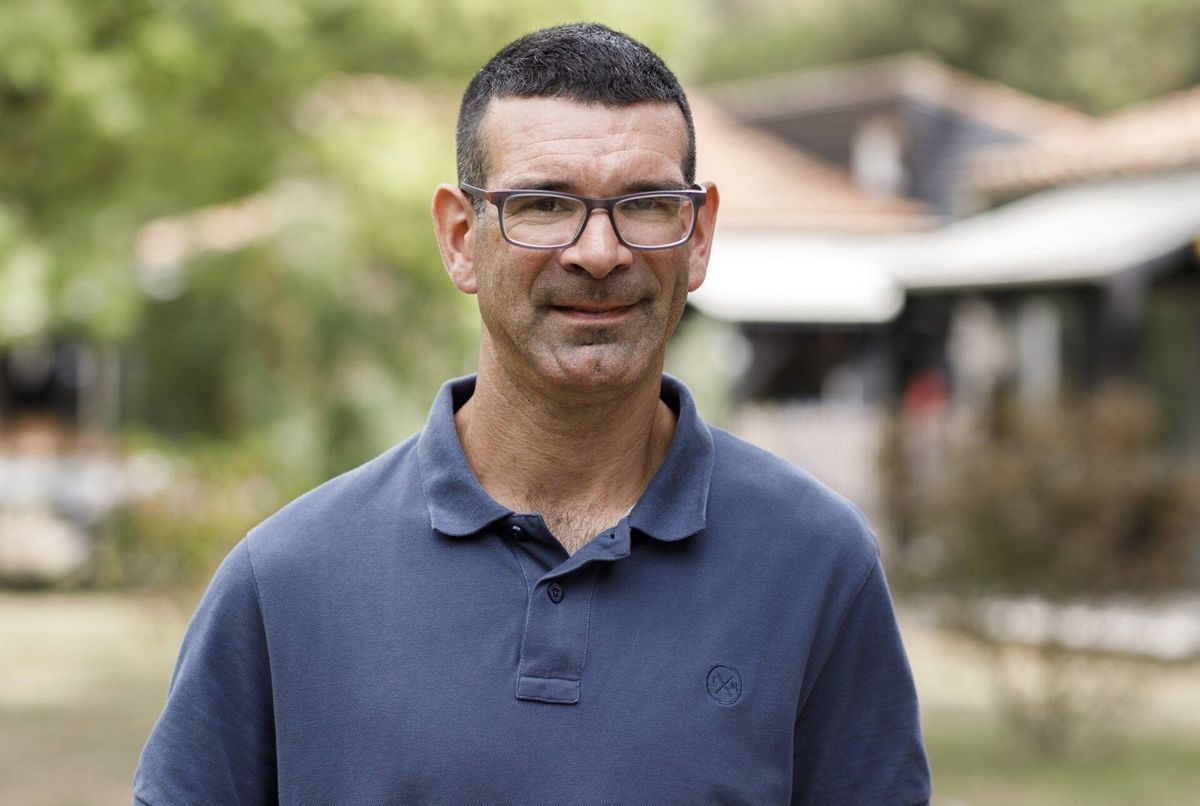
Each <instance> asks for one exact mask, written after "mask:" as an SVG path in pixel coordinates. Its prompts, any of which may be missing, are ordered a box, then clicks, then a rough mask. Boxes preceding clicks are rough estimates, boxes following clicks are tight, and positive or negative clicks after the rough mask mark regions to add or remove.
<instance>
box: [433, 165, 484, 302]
mask: <svg viewBox="0 0 1200 806" xmlns="http://www.w3.org/2000/svg"><path fill="white" fill-rule="evenodd" d="M475 224H476V216H475V208H474V207H473V206H472V205H471V200H470V199H468V198H467V197H466V195H464V194H463V192H462V191H461V190H459V189H458V188H456V187H454V185H438V189H437V190H435V191H434V192H433V230H434V233H436V235H437V242H438V249H439V250H441V253H442V263H443V264H445V266H446V272H447V273H448V274H449V275H450V280H451V282H453V283H454V285H455V287H456V288H457V289H458V290H459V291H462V292H463V293H464V294H474V293H475V292H476V291H477V290H478V284H477V283H476V278H475V260H474V250H473V249H472V242H473V240H474V237H473V236H474V235H475V232H474V230H475Z"/></svg>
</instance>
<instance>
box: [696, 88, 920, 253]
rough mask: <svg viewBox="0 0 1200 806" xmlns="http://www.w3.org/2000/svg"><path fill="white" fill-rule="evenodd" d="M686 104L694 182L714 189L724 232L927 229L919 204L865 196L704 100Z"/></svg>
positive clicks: (839, 175) (845, 179)
mask: <svg viewBox="0 0 1200 806" xmlns="http://www.w3.org/2000/svg"><path fill="white" fill-rule="evenodd" d="M688 100H689V101H690V103H691V106H692V116H693V118H694V120H695V124H696V149H697V152H698V165H697V171H696V177H697V179H698V180H700V181H712V182H715V183H716V184H717V188H718V189H719V190H720V193H721V213H720V216H719V218H718V221H719V222H720V223H721V226H722V227H728V228H734V229H756V230H779V229H791V230H805V231H820V232H896V231H901V230H913V229H923V228H925V227H928V226H931V225H932V223H933V219H932V217H931V216H930V215H929V213H928V211H927V209H926V208H925V207H924V206H923V205H922V204H920V203H919V202H916V201H913V200H911V199H905V198H899V197H887V196H874V195H871V194H869V193H867V192H866V191H864V190H862V189H861V188H859V187H858V186H857V185H855V184H854V182H853V181H851V179H850V177H849V176H848V175H847V174H846V173H845V172H844V171H842V170H841V169H839V168H836V167H834V166H832V165H829V164H827V163H825V162H822V161H821V160H818V159H817V158H815V157H811V156H809V155H807V154H805V153H804V152H803V151H801V150H799V149H798V148H796V147H795V146H793V145H791V144H789V143H787V142H786V141H784V140H782V139H780V138H777V137H775V136H774V135H772V134H769V133H767V132H764V131H762V130H760V129H757V128H754V127H751V126H748V125H746V124H742V123H738V122H737V121H735V120H734V119H733V118H732V117H730V116H728V115H727V114H725V113H724V112H722V111H721V110H720V109H718V108H717V106H716V104H715V103H713V102H712V101H710V100H709V99H708V98H706V97H705V95H704V94H703V93H701V92H699V91H689V92H688Z"/></svg>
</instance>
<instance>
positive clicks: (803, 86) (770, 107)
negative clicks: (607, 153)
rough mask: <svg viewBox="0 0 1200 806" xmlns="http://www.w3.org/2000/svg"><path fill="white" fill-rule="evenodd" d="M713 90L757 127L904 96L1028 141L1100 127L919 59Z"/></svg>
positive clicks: (858, 65) (880, 61)
mask: <svg viewBox="0 0 1200 806" xmlns="http://www.w3.org/2000/svg"><path fill="white" fill-rule="evenodd" d="M709 91H710V92H711V93H712V94H713V95H714V97H715V98H716V99H717V100H719V101H720V103H721V104H722V106H724V107H725V108H727V109H729V110H730V111H732V112H733V113H734V114H735V115H736V116H737V117H738V118H740V119H743V120H754V121H756V122H763V121H767V120H772V119H777V118H786V117H791V116H794V115H797V114H801V113H804V112H809V111H816V110H828V109H838V108H846V107H853V106H857V105H861V104H868V103H875V102H878V101H881V100H886V99H889V98H897V97H903V98H910V99H914V100H917V101H922V102H925V103H928V104H930V105H933V106H938V107H941V108H944V109H950V110H954V111H956V112H958V113H959V114H961V115H964V116H966V117H970V118H973V119H975V120H979V121H981V122H983V123H986V124H988V125H989V126H992V127H994V128H996V129H1000V130H1002V131H1008V132H1013V133H1014V134H1023V135H1027V136H1028V135H1034V134H1039V133H1042V132H1046V131H1050V130H1056V129H1060V128H1063V127H1066V128H1079V127H1086V126H1088V124H1089V123H1090V122H1091V120H1092V119H1091V118H1090V117H1089V116H1087V115H1085V114H1083V113H1081V112H1078V111H1076V110H1074V109H1071V108H1070V107H1067V106H1064V105H1062V104H1058V103H1054V102H1051V101H1047V100H1044V99H1042V98H1037V97H1035V96H1032V95H1028V94H1026V93H1023V92H1020V91H1019V90H1015V89H1013V88H1012V87H1008V86H1006V85H1004V84H1000V83H998V82H994V81H988V80H985V79H982V78H979V77H978V76H973V75H971V74H970V73H966V72H963V71H961V70H956V69H954V68H952V67H948V66H946V65H945V64H942V63H941V62H939V61H937V60H935V59H932V58H930V57H928V56H925V55H922V54H915V53H910V54H903V55H899V56H889V57H886V58H882V59H875V60H871V61H864V62H854V63H849V64H841V65H832V66H827V67H819V68H814V69H809V70H801V71H797V72H792V73H784V74H780V75H775V76H767V77H763V78H755V79H749V80H745V81H738V82H732V83H728V84H720V85H715V86H712V87H710V88H709Z"/></svg>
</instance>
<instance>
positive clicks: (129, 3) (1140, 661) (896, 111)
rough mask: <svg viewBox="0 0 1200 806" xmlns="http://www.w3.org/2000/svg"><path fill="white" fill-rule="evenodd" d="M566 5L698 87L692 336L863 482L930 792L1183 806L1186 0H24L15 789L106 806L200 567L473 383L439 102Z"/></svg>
mask: <svg viewBox="0 0 1200 806" xmlns="http://www.w3.org/2000/svg"><path fill="white" fill-rule="evenodd" d="M579 19H591V20H597V21H600V22H604V23H607V24H609V25H611V26H613V27H616V28H619V29H621V30H624V31H626V32H628V33H630V34H632V35H633V36H635V37H638V38H640V39H642V40H643V41H645V42H646V43H647V44H648V45H650V46H651V47H652V48H654V49H655V50H656V51H658V52H659V53H660V54H661V55H663V56H664V58H665V59H666V60H667V62H668V63H669V64H670V65H671V66H672V67H673V68H674V69H675V70H676V72H677V73H678V74H679V76H680V78H681V79H682V80H683V81H684V83H685V85H686V86H687V87H688V89H689V95H690V97H691V98H692V102H693V105H694V107H695V115H696V124H697V133H698V134H697V136H698V147H699V153H700V168H699V178H701V179H704V180H713V181H716V182H717V183H718V185H719V186H720V187H721V190H722V210H721V217H722V220H721V222H720V226H719V230H718V236H717V241H716V245H715V250H714V254H713V259H712V264H711V266H710V271H709V279H708V282H707V283H706V285H705V286H704V287H703V288H702V289H701V290H700V291H699V292H698V293H696V294H695V295H694V296H693V298H692V300H691V303H690V305H689V310H688V313H687V314H686V316H685V319H684V322H683V323H682V325H681V329H680V332H679V334H678V335H677V337H676V340H675V343H674V344H673V346H672V351H671V354H670V355H669V357H668V361H669V369H670V371H671V372H673V373H675V374H677V375H679V376H681V377H682V378H684V379H685V380H686V381H687V382H688V383H689V384H690V385H691V386H692V387H693V389H694V390H695V391H696V393H697V397H698V399H699V400H700V403H701V409H702V411H703V412H704V413H705V415H706V416H707V417H708V418H709V419H710V420H711V421H713V422H715V423H717V424H720V425H723V426H725V427H727V428H729V429H731V430H733V431H735V432H737V433H739V434H741V435H743V436H745V437H746V438H748V439H750V440H752V441H755V442H757V443H759V444H761V445H763V446H765V447H767V448H769V449H771V450H773V451H775V452H777V453H780V454H782V455H784V456H785V457H787V458H789V459H791V460H792V461H794V462H796V463H797V464H800V465H802V466H804V467H806V468H808V469H810V470H811V471H812V472H813V473H815V474H816V475H817V476H818V477H819V478H821V479H823V480H824V481H826V482H827V483H829V484H830V485H832V486H834V487H835V488H836V489H838V490H840V491H841V492H843V493H844V494H846V495H847V496H848V497H850V498H851V499H852V500H854V501H855V502H856V503H857V504H858V505H859V506H861V507H862V508H863V509H864V510H865V511H866V512H867V513H868V515H869V517H870V518H871V521H872V523H873V525H874V526H875V528H876V530H877V531H878V533H879V535H880V539H881V543H882V545H883V552H884V558H885V562H886V563H887V565H888V567H889V574H890V578H891V581H892V586H893V588H894V592H895V594H896V598H897V603H898V607H899V610H900V615H901V620H902V624H903V627H904V631H905V636H906V641H907V643H908V646H909V649H910V653H911V659H912V663H913V667H914V673H915V675H916V678H917V683H918V688H919V690H920V694H921V698H922V708H923V720H924V726H925V730H926V734H927V741H928V745H929V751H930V757H931V762H932V766H933V772H934V779H935V792H936V798H935V802H937V803H944V804H1012V803H1021V804H1074V803H1081V804H1082V803H1089V804H1096V803H1113V804H1116V803H1122V804H1123V803H1133V802H1137V803H1171V804H1181V803H1200V796H1197V795H1196V793H1197V792H1200V588H1198V583H1200V481H1198V480H1197V478H1198V476H1197V473H1198V467H1200V240H1198V239H1200V48H1197V47H1196V44H1195V43H1196V38H1195V35H1196V32H1197V31H1200V2H1197V0H1046V1H1045V2H1040V3H1014V2H1011V1H1010V0H838V1H837V2H834V1H833V0H792V2H780V1H777V0H734V1H730V2H717V0H691V1H690V2H682V0H660V2H657V3H646V2H632V1H627V0H609V2H606V3H604V4H598V3H586V2H574V1H573V0H560V2H559V3H557V4H555V10H554V11H549V10H548V4H545V3H539V2H532V1H531V0H510V2H508V3H505V4H493V3H487V2H483V0H439V1H438V2H415V1H414V2H403V1H401V0H393V1H392V2H386V1H384V0H377V1H376V2H361V1H360V0H255V2H253V3H247V2H234V0H211V2H205V3H200V2H194V1H192V0H93V2H81V0H75V1H74V2H70V1H68V0H4V2H3V3H2V4H0V802H4V803H22V804H93V803H96V804H99V803H124V802H127V801H128V797H129V782H130V780H131V777H132V773H133V768H134V765H135V764H136V759H137V755H138V753H139V752H140V749H141V745H142V743H143V742H144V740H145V738H146V735H147V734H148V732H149V730H150V727H151V726H152V724H153V721H154V719H155V717H156V716H157V713H158V710H159V709H160V708H161V705H162V702H163V698H164V696H165V690H166V684H167V681H168V679H169V676H170V672H171V668H172V663H173V660H174V656H175V652H176V651H177V649H178V645H179V641H180V638H181V636H182V630H183V628H184V626H185V625H186V620H187V617H188V615H189V614H190V612H191V610H192V609H193V608H194V606H195V603H196V601H197V599H198V598H199V596H200V594H201V592H202V590H203V586H204V584H205V582H206V581H207V579H208V578H209V576H210V575H211V573H212V571H213V570H214V569H215V567H216V564H217V563H218V562H219V561H220V559H221V557H223V556H224V554H225V552H227V551H228V550H229V548H230V547H231V546H232V545H233V544H234V543H235V542H236V541H237V540H238V539H240V537H241V536H242V535H243V534H244V533H245V532H246V530H247V529H248V528H250V527H251V526H252V525H254V524H255V523H256V522H257V521H259V520H260V519H262V518H263V517H265V516H266V515H268V514H270V513H271V512H272V511H274V510H275V509H277V508H278V507H279V506H281V505H282V504H283V503H285V502H286V501H288V500H289V499H291V498H292V497H294V496H296V495H298V494H299V493H301V492H303V491H304V490H306V489H308V488H310V487H312V486H314V485H315V484H317V483H319V482H321V481H323V480H325V479H326V478H329V477H330V476H332V475H335V474H337V473H340V472H342V471H344V470H347V469H349V468H351V467H353V466H355V465H357V464H359V463H361V462H363V461H365V460H366V459H368V458H370V457H372V456H374V455H375V454H377V453H380V452H382V451H383V450H385V449H386V448H388V447H390V446H391V445H392V444H394V443H396V442H398V441H400V440H401V439H403V438H405V437H406V436H407V435H408V434H410V433H411V432H413V431H414V430H416V429H417V428H419V427H420V425H421V424H422V422H423V420H424V417H425V414H426V412H427V409H428V406H429V404H430V402H431V400H432V398H433V395H434V394H435V392H436V390H437V388H438V386H439V385H440V384H441V382H442V381H443V380H445V379H446V378H449V377H451V376H455V375H459V374H463V373H465V372H468V371H470V370H471V368H472V366H473V362H474V355H473V349H474V344H475V340H476V337H477V325H476V321H475V320H476V315H475V311H474V307H473V301H472V300H471V299H469V298H466V297H463V296H461V295H459V294H457V293H456V292H454V291H453V289H452V287H451V286H450V284H449V283H448V282H447V280H446V279H445V277H444V273H443V269H442V266H441V262H440V259H439V257H438V254H437V249H436V245H435V243H434V239H433V235H432V229H431V225H430V220H429V213H428V206H429V199H430V196H431V193H432V189H433V188H434V187H435V186H436V185H437V184H438V183H439V182H442V181H453V177H454V155H453V148H454V144H453V125H454V118H455V114H456V111H457V109H456V107H457V101H458V96H459V94H460V93H461V91H462V88H463V87H464V86H465V83H466V81H467V80H468V79H469V77H470V75H471V74H472V72H473V71H474V70H475V69H478V67H479V66H481V65H482V64H483V62H484V61H486V60H487V58H489V57H490V56H491V54H492V53H494V52H495V51H496V50H497V49H498V48H499V47H500V46H502V45H503V44H505V43H506V42H508V41H510V40H511V39H513V38H515V37H516V36H519V35H520V34H521V33H523V32H526V31H528V30H531V29H533V28H537V27H542V26H545V25H550V24H555V23H560V22H568V21H573V20H579Z"/></svg>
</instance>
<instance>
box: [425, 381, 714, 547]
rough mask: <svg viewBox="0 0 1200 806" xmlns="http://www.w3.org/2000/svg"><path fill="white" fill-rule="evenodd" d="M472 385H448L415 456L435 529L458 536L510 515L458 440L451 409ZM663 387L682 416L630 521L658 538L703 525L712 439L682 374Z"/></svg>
mask: <svg viewBox="0 0 1200 806" xmlns="http://www.w3.org/2000/svg"><path fill="white" fill-rule="evenodd" d="M474 391H475V376H474V375H467V376H465V377H462V378H455V379H454V380H451V381H447V382H446V383H445V384H443V385H442V388H441V390H440V391H439V392H438V394H437V397H436V398H435V399H434V401H433V407H432V408H431V409H430V412H429V419H428V420H427V421H426V423H425V428H424V430H423V431H422V432H421V434H420V436H418V438H417V461H418V463H419V466H420V468H421V484H422V487H423V488H424V491H425V500H426V502H427V503H428V505H429V516H430V521H431V523H432V525H433V528H434V529H436V530H437V531H439V532H441V533H442V534H445V535H451V536H456V537H463V536H467V535H472V534H475V533H476V532H479V531H480V530H482V529H483V528H484V527H486V526H488V525H489V524H491V523H494V522H495V521H497V520H500V519H501V518H505V517H508V516H510V515H512V514H513V512H512V510H510V509H508V508H507V507H504V506H502V505H501V504H499V503H497V502H496V501H495V500H493V499H492V497H491V496H490V495H488V494H487V491H486V490H484V489H483V486H482V485H481V484H480V483H479V480H478V479H477V478H475V474H474V473H473V472H472V471H471V468H470V465H468V464H467V457H466V455H465V454H464V453H463V449H462V444H461V443H460V442H459V439H458V431H457V430H456V429H455V426H454V413H455V411H457V410H458V408H459V407H460V406H461V405H462V404H463V403H465V402H466V401H467V400H468V399H469V398H470V397H471V395H472V394H473V393H474ZM660 394H661V397H662V399H663V400H664V401H665V402H666V403H667V405H669V406H670V407H671V408H672V409H674V410H675V411H676V413H677V415H678V422H677V423H676V426H675V437H674V439H673V440H672V441H671V447H670V449H669V450H668V451H667V456H666V458H665V459H664V460H663V463H662V465H661V466H660V467H659V469H658V472H657V473H655V474H654V478H653V479H651V481H650V484H649V485H648V486H647V487H646V490H645V492H644V493H642V497H641V498H640V499H639V500H638V502H637V504H635V505H634V507H633V510H632V511H631V512H630V514H629V516H628V520H629V526H630V528H632V529H636V530H637V531H640V532H642V533H644V534H646V535H648V536H650V537H652V538H655V539H657V540H680V539H682V538H685V537H688V536H690V535H693V534H695V533H697V532H699V531H700V530H701V529H703V528H704V516H705V509H706V508H707V505H708V488H709V482H710V480H711V478H712V458H713V441H712V434H711V433H710V432H709V430H708V426H707V425H706V424H705V423H704V421H703V420H702V419H701V418H700V415H699V412H697V411H696V404H695V402H694V401H693V400H692V396H691V394H690V393H689V392H688V390H687V387H685V386H684V385H683V383H682V382H681V381H679V380H678V379H676V378H673V377H671V376H670V375H664V376H663V379H662V391H661V393H660Z"/></svg>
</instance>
